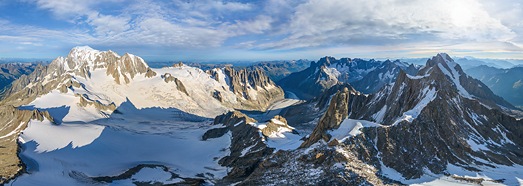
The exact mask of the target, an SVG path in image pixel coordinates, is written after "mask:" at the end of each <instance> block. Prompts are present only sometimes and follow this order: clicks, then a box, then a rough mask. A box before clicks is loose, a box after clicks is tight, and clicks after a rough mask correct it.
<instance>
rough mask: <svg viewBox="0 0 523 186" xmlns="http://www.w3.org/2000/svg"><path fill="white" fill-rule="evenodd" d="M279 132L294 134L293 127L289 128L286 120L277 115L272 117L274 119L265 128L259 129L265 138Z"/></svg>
mask: <svg viewBox="0 0 523 186" xmlns="http://www.w3.org/2000/svg"><path fill="white" fill-rule="evenodd" d="M280 131H292V132H294V133H296V131H295V130H294V127H291V126H289V125H288V124H287V120H286V119H285V118H284V117H281V116H279V115H276V116H274V118H272V119H271V120H269V121H268V122H267V124H266V125H265V128H263V129H261V132H262V134H263V135H264V136H265V137H271V136H274V135H275V134H277V133H279V132H280Z"/></svg>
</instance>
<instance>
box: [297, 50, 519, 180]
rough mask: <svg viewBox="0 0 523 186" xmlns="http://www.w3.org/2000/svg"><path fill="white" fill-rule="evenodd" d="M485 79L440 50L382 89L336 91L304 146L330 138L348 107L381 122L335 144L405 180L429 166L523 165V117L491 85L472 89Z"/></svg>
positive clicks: (352, 114)
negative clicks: (513, 114)
mask: <svg viewBox="0 0 523 186" xmlns="http://www.w3.org/2000/svg"><path fill="white" fill-rule="evenodd" d="M481 85H482V84H479V83H478V81H477V80H474V79H472V78H470V77H468V76H466V74H464V73H463V72H462V71H461V69H460V67H459V65H457V64H455V63H453V61H452V59H451V58H450V57H448V55H446V54H438V55H437V56H435V57H433V58H432V59H430V60H429V61H427V65H426V66H425V67H424V68H422V69H421V71H420V72H419V73H418V74H417V76H410V75H407V74H405V73H400V75H399V76H398V79H397V80H396V82H395V85H394V86H392V87H390V88H387V89H384V90H382V91H380V92H378V93H376V94H372V95H369V96H358V95H354V96H352V97H350V98H348V100H347V99H346V98H345V93H343V92H338V93H337V94H336V95H335V96H334V97H333V98H332V99H331V103H330V106H329V110H328V111H327V112H326V113H325V115H324V117H328V118H329V119H325V118H322V119H321V120H320V122H319V123H318V126H317V128H316V129H315V132H314V133H313V134H317V135H311V136H310V137H309V139H307V140H306V142H305V143H304V144H303V145H302V146H303V147H308V146H310V145H312V144H314V143H315V142H318V141H325V142H328V141H329V137H328V136H326V135H325V134H326V132H328V131H330V130H332V129H336V127H339V125H340V123H341V120H340V119H338V118H339V117H338V116H339V114H338V113H341V112H343V114H347V118H352V119H364V120H369V121H375V122H378V123H380V124H382V126H381V127H364V128H362V129H360V130H361V132H362V133H361V134H359V135H356V136H354V137H351V138H347V139H346V140H345V141H342V143H340V144H331V145H335V148H337V149H340V151H343V152H345V153H348V154H353V155H354V156H356V157H358V159H359V160H361V161H364V162H366V163H367V164H370V165H373V166H375V167H377V168H379V169H386V168H392V169H394V170H396V171H398V172H399V173H401V174H402V176H403V177H405V178H407V179H413V178H419V177H420V176H422V175H424V174H425V173H426V170H425V168H426V169H428V170H429V171H430V172H432V173H436V174H448V173H449V170H447V167H448V166H458V167H463V168H464V169H466V170H472V171H479V170H482V169H484V168H485V167H492V166H497V165H507V166H512V165H515V164H519V165H522V164H523V161H521V158H520V157H521V155H522V154H523V148H522V147H523V146H522V145H523V138H522V136H521V135H520V134H519V131H523V128H522V127H523V121H520V120H518V119H515V118H513V117H511V116H509V115H508V114H506V113H505V112H504V109H503V108H501V107H499V106H496V105H501V104H506V103H505V102H503V101H502V100H501V101H500V100H499V99H498V97H496V96H494V95H493V94H492V93H491V91H490V90H488V89H474V88H472V87H481ZM465 87H467V88H465ZM340 97H341V98H343V99H339V98H340ZM345 104H348V108H349V109H346V108H347V107H346V106H344V105H345ZM340 105H341V107H340ZM506 106H507V107H509V106H510V105H506ZM333 125H334V126H333ZM322 139H323V140H322Z"/></svg>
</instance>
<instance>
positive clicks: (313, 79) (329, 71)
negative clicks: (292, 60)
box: [278, 56, 418, 99]
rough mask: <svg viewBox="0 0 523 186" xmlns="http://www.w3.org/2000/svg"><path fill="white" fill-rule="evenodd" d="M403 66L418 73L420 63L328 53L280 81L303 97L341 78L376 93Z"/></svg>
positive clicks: (317, 92)
mask: <svg viewBox="0 0 523 186" xmlns="http://www.w3.org/2000/svg"><path fill="white" fill-rule="evenodd" d="M400 69H403V70H405V71H406V72H407V73H409V74H412V75H414V74H416V73H417V72H418V69H417V67H415V66H409V65H408V64H406V63H402V62H400V61H398V60H396V61H390V60H389V61H383V62H382V61H376V60H373V59H371V60H364V59H359V58H354V59H351V58H340V59H336V58H334V57H330V56H326V57H323V58H321V59H319V60H318V62H312V63H311V65H310V67H309V68H307V69H305V70H303V71H300V72H295V73H292V74H290V75H289V76H287V77H285V78H283V79H282V80H280V81H279V82H278V83H279V84H280V85H281V86H282V87H283V88H284V89H287V90H290V91H292V92H294V93H296V95H298V96H299V97H301V98H304V99H311V98H313V97H318V96H320V94H321V93H322V92H324V91H326V90H328V89H329V88H330V87H332V86H334V85H336V84H337V83H339V82H342V83H350V84H351V85H353V86H354V88H356V90H358V91H361V92H363V93H374V92H377V91H378V90H379V89H381V88H382V87H383V86H385V85H388V84H390V83H392V82H394V81H395V80H396V77H397V74H398V73H399V71H400Z"/></svg>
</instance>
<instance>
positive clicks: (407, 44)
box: [0, 0, 523, 61]
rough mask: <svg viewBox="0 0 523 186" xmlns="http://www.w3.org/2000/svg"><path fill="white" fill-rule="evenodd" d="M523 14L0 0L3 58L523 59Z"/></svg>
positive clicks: (358, 1)
mask: <svg viewBox="0 0 523 186" xmlns="http://www.w3.org/2000/svg"><path fill="white" fill-rule="evenodd" d="M522 17H523V5H522V3H521V2H520V0H496V1H490V0H453V1H447V0H431V1H426V0H408V1H405V0H381V1H377V0H376V1H374V0H255V1H247V0H242V1H220V0H218V1H217V0H198V1H197V0H170V1H169V0H165V1H148V0H97V1H86V0H68V1H66V0H0V58H55V57H57V56H64V55H67V53H68V51H69V50H70V49H71V48H72V47H74V46H81V45H89V46H91V47H93V48H95V49H99V50H113V51H116V52H118V53H125V52H129V53H133V54H136V55H139V56H142V57H143V58H145V59H147V60H151V61H170V60H189V61H238V60H239V61H247V60H256V61H259V60H278V59H313V60H314V59H317V58H319V57H321V56H326V55H330V56H335V57H363V58H402V57H430V56H432V55H434V54H435V53H438V52H447V53H449V54H451V55H453V56H475V57H483V58H517V59H523V49H522V48H523V21H521V18H522Z"/></svg>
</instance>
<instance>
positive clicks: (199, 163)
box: [0, 46, 523, 185]
mask: <svg viewBox="0 0 523 186" xmlns="http://www.w3.org/2000/svg"><path fill="white" fill-rule="evenodd" d="M24 68H25V67H24ZM27 68H28V69H29V70H25V71H23V72H20V73H18V72H16V73H14V72H11V71H9V72H7V73H8V74H13V76H12V77H13V78H11V79H16V80H14V81H13V82H12V84H11V85H10V86H8V88H6V89H5V92H4V96H3V98H2V100H1V101H0V118H2V119H1V120H0V149H1V152H2V153H0V158H1V160H2V161H0V170H1V171H0V183H2V184H9V185H403V184H422V185H442V184H465V185H467V184H468V185H470V184H477V185H495V184H501V185H519V184H523V180H522V177H521V175H523V121H521V118H522V117H523V114H521V111H520V110H519V109H518V108H517V107H515V106H514V105H513V104H514V103H518V102H515V100H521V99H518V98H517V97H510V96H506V95H504V94H501V93H499V94H498V92H497V91H496V89H497V87H506V85H505V82H506V83H509V84H510V83H512V85H513V87H514V86H516V87H517V85H516V84H517V81H516V82H512V81H515V80H516V79H517V78H516V79H514V78H515V77H517V71H515V70H514V72H512V71H511V70H500V69H492V68H489V67H477V68H478V69H479V68H481V69H480V70H476V69H475V68H471V69H468V70H463V69H462V67H461V65H460V63H458V62H456V61H454V59H452V58H451V57H450V56H449V55H447V54H445V53H440V54H437V55H435V56H433V57H431V58H428V60H426V61H425V63H424V64H422V65H421V64H417V65H415V64H412V63H405V62H402V61H400V60H395V61H391V60H385V61H377V60H364V59H359V58H341V59H336V58H334V57H324V58H321V59H319V60H318V61H317V62H309V61H290V62H281V63H270V62H267V63H257V64H253V65H250V66H247V67H235V66H230V65H223V66H220V65H218V66H206V67H202V66H198V65H194V64H191V65H186V64H183V63H175V64H174V65H172V66H168V67H162V68H153V67H151V66H149V64H148V63H147V62H145V60H143V59H142V58H141V57H139V56H135V55H132V54H128V53H126V54H123V55H120V54H117V53H115V52H113V51H110V50H109V51H98V50H95V49H92V48H90V47H87V46H84V47H75V48H73V49H72V50H71V51H70V52H69V54H68V55H67V56H66V57H58V58H56V59H55V60H53V61H52V62H51V63H50V64H48V65H35V66H31V65H30V66H28V67H27ZM514 69H517V68H514ZM30 71H32V72H30ZM509 71H510V72H509ZM469 73H470V75H469ZM17 74H18V75H17ZM480 76H482V77H483V78H482V77H480ZM9 77H11V76H9ZM486 77H489V78H490V79H487V78H486ZM506 77H510V80H509V79H504V78H506ZM512 77H514V78H512ZM475 78H477V79H475ZM478 79H479V80H478ZM496 80H497V81H496ZM493 81H496V82H495V83H492V82H493ZM500 81H501V82H503V83H499V82H500ZM518 90H519V89H518ZM513 92H515V91H513ZM498 95H500V96H501V97H500V96H498ZM512 95H517V94H512ZM509 98H510V99H509ZM505 99H506V100H505ZM516 105H517V104H516Z"/></svg>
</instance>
